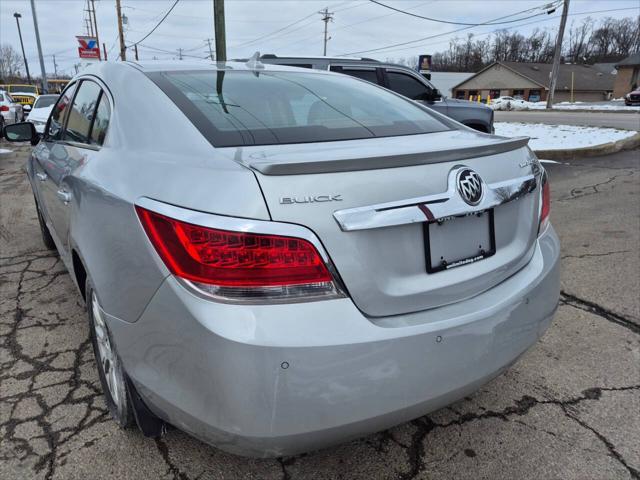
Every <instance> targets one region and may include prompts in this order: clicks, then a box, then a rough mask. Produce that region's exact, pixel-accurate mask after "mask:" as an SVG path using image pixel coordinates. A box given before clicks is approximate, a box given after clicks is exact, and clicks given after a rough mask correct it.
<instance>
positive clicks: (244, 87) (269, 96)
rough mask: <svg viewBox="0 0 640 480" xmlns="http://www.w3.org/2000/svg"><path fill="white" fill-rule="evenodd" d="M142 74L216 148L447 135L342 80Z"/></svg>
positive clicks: (366, 87)
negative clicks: (432, 134) (426, 134)
mask: <svg viewBox="0 0 640 480" xmlns="http://www.w3.org/2000/svg"><path fill="white" fill-rule="evenodd" d="M148 75H149V77H150V78H151V79H152V80H153V81H154V82H155V83H156V84H157V85H158V86H159V87H160V88H161V89H162V90H163V91H164V92H165V93H166V94H167V95H168V96H169V97H170V98H171V99H172V100H173V101H174V102H175V103H176V105H177V106H178V107H179V108H180V109H181V110H182V111H183V112H184V113H185V115H186V116H187V117H188V118H189V119H190V120H191V121H192V122H193V123H194V125H195V126H196V127H197V128H198V129H199V130H200V131H201V132H202V133H203V134H204V135H205V137H206V138H207V139H208V140H209V141H210V142H211V143H212V144H213V145H214V146H217V147H229V146H241V145H274V144H286V143H308V142H327V141H334V140H353V139H360V138H372V137H388V136H396V135H416V134H421V133H431V132H439V131H444V130H449V129H450V128H449V127H448V126H447V125H446V124H445V123H443V122H441V121H440V120H438V119H436V118H435V117H434V116H432V115H431V114H430V113H428V112H427V111H426V110H425V109H424V108H422V107H420V106H418V105H417V104H415V103H413V102H411V101H409V100H406V99H404V98H402V97H399V96H397V95H395V94H393V93H390V92H388V91H386V90H383V89H381V88H378V87H376V86H374V85H371V84H369V83H367V82H363V81H359V80H356V79H353V78H350V77H347V76H342V75H327V74H318V73H307V72H252V71H246V70H245V71H229V70H225V71H217V72H216V71H189V72H162V73H149V74H148Z"/></svg>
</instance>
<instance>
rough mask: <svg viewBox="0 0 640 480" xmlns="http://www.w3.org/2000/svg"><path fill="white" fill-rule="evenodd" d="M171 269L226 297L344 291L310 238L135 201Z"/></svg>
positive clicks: (291, 297) (284, 297) (280, 297)
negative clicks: (199, 221) (185, 215)
mask: <svg viewBox="0 0 640 480" xmlns="http://www.w3.org/2000/svg"><path fill="white" fill-rule="evenodd" d="M136 212H137V214H138V217H139V218H140V221H141V223H142V226H143V228H144V230H145V232H146V234H147V236H148V237H149V240H150V241H151V243H152V244H153V246H154V248H155V250H156V251H157V252H158V255H159V256H160V258H161V259H162V260H163V262H164V264H165V265H166V266H167V268H168V269H169V271H170V272H171V273H172V274H173V275H175V276H176V277H178V278H180V279H182V280H183V281H186V282H188V284H189V285H190V286H192V287H194V288H196V289H197V290H199V291H200V292H202V293H205V294H207V295H209V296H212V297H214V298H216V299H219V300H222V301H225V300H226V301H234V302H253V303H262V302H272V301H302V300H310V299H326V298H332V297H338V296H342V293H341V290H340V289H339V288H338V286H337V282H336V280H335V278H334V276H333V275H332V273H331V271H330V269H329V266H328V264H327V262H325V261H324V259H323V258H322V256H321V255H320V253H319V252H318V249H317V248H316V247H315V246H314V245H313V244H312V243H311V242H310V241H308V240H306V239H303V238H295V237H289V236H280V235H271V234H261V233H253V232H239V231H229V230H220V229H215V228H210V227H204V226H200V225H193V224H191V223H186V222H183V221H180V220H177V219H174V218H171V217H167V216H165V215H161V214H159V213H156V212H153V211H151V210H147V209H145V208H142V207H139V206H136Z"/></svg>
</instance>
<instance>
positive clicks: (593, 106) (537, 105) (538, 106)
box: [527, 100, 640, 112]
mask: <svg viewBox="0 0 640 480" xmlns="http://www.w3.org/2000/svg"><path fill="white" fill-rule="evenodd" d="M527 103H528V104H529V105H528V107H529V109H530V110H544V109H546V108H547V102H533V103H532V102H527ZM553 109H554V110H629V111H632V112H633V111H635V112H640V106H635V107H627V106H626V105H625V104H624V101H619V100H618V101H611V102H573V103H571V102H560V103H555V104H554V105H553Z"/></svg>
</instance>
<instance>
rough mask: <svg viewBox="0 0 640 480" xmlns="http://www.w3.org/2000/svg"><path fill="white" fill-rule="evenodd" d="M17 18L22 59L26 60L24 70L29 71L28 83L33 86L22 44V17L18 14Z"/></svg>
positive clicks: (15, 15) (15, 14)
mask: <svg viewBox="0 0 640 480" xmlns="http://www.w3.org/2000/svg"><path fill="white" fill-rule="evenodd" d="M13 16H14V17H16V24H17V25H18V36H19V37H20V47H22V58H23V59H24V68H25V70H26V71H27V82H29V84H31V74H30V73H29V64H28V63H27V56H26V55H25V54H24V43H22V31H20V19H21V18H22V15H20V14H19V13H18V12H16V13H14V14H13Z"/></svg>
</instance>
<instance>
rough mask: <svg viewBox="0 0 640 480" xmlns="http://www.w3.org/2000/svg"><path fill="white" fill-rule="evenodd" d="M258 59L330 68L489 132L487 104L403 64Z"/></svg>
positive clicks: (364, 60) (365, 60)
mask: <svg viewBox="0 0 640 480" xmlns="http://www.w3.org/2000/svg"><path fill="white" fill-rule="evenodd" d="M260 61H261V62H262V63H271V64H277V65H288V66H291V67H302V68H315V69H318V70H331V71H332V72H340V73H344V74H346V75H351V76H353V77H358V78H361V79H363V80H367V81H369V82H372V83H375V84H377V85H381V86H383V87H385V88H388V89H390V90H393V91H394V92H396V93H399V94H401V95H404V96H405V97H408V98H410V99H412V100H415V101H417V102H420V103H422V104H424V105H426V106H427V107H429V108H433V109H434V110H436V111H437V112H440V113H442V114H443V115H447V116H449V117H451V118H453V119H454V120H457V121H458V122H460V123H462V124H464V125H466V126H468V127H471V128H474V129H476V130H479V131H481V132H486V133H493V110H492V109H491V108H489V107H487V106H486V105H483V104H480V103H473V102H468V101H466V100H457V99H453V98H446V97H443V96H442V95H441V94H440V92H439V91H438V89H437V88H436V87H434V86H433V84H431V83H430V82H429V80H427V79H426V78H424V77H423V76H422V75H420V74H419V73H418V72H416V71H415V70H412V69H411V68H408V67H405V66H404V65H397V64H394V63H385V62H379V61H377V60H373V59H370V58H331V57H279V56H277V55H273V54H266V55H262V56H261V57H260Z"/></svg>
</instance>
